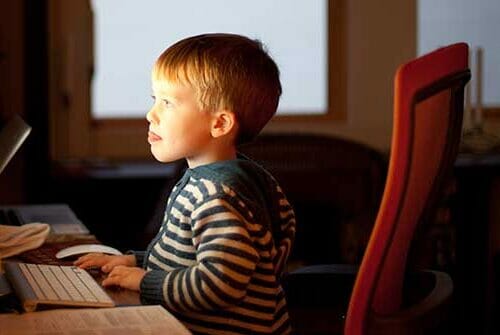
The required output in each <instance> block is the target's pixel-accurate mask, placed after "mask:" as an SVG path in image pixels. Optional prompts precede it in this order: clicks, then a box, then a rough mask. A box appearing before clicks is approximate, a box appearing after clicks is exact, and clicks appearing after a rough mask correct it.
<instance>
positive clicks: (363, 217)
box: [239, 133, 387, 268]
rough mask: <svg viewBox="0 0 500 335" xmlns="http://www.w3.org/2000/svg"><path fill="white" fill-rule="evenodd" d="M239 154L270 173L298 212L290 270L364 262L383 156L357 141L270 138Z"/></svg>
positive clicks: (259, 139)
mask: <svg viewBox="0 0 500 335" xmlns="http://www.w3.org/2000/svg"><path fill="white" fill-rule="evenodd" d="M239 150H240V152H242V153H243V154H245V155H247V156H248V157H250V158H252V159H253V160H255V161H257V162H258V163H260V164H261V165H263V166H264V167H265V168H266V169H267V170H268V171H270V172H271V174H272V175H273V176H274V177H275V178H276V179H277V180H278V182H279V184H280V186H281V187H282V189H283V190H284V191H285V194H286V195H287V197H288V200H289V201H290V203H291V204H292V206H293V208H294V210H295V214H296V217H297V233H296V240H295V243H294V246H293V249H292V255H291V257H290V261H291V262H289V263H290V266H291V268H293V265H294V263H300V264H301V265H304V264H320V263H343V262H355V263H356V264H359V262H361V257H362V255H363V251H364V249H365V248H366V243H367V242H368V236H369V235H370V231H371V229H372V227H373V223H374V221H375V216H376V214H377V209H378V207H379V205H380V199H381V198H382V191H383V189H384V183H385V176H386V173H387V158H386V156H385V155H384V154H382V153H381V152H379V151H377V150H375V149H374V148H371V147H369V146H367V145H365V144H362V143H358V142H355V141H352V140H348V139H343V138H339V137H336V136H331V135H321V134H307V133H302V134H301V133H273V134H269V133H265V134H261V135H259V136H258V137H257V138H256V139H255V141H253V142H252V143H249V144H246V145H243V146H241V148H239ZM353 227H356V229H357V230H356V231H352V230H351V228H353ZM319 232H320V233H319ZM343 235H350V236H351V237H350V238H343ZM353 235H354V236H355V238H352V236H353ZM343 241H349V244H347V242H343ZM342 243H344V244H345V245H342Z"/></svg>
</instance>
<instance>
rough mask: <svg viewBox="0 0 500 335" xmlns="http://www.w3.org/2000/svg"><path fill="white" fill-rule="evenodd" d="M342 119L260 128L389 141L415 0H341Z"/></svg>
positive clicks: (409, 50) (411, 49)
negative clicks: (344, 104)
mask: <svg viewBox="0 0 500 335" xmlns="http://www.w3.org/2000/svg"><path fill="white" fill-rule="evenodd" d="M346 22H347V27H346V29H347V40H348V42H347V67H348V69H347V121H345V122H342V123H340V124H339V121H310V122H300V123H298V122H294V121H289V122H282V123H280V124H276V123H272V124H270V125H269V126H268V127H267V128H266V131H293V132H315V133H324V134H333V135H337V136H342V137H346V138H350V139H353V140H356V141H359V142H363V143H367V144H369V145H371V146H373V147H376V148H378V149H380V150H387V149H388V148H389V146H390V139H391V131H392V112H393V110H392V98H393V77H394V74H395V71H396V69H397V67H398V65H399V64H401V63H403V62H405V61H407V60H410V59H411V58H414V57H415V55H416V0H408V1H400V0H382V1H372V0H349V1H347V19H346Z"/></svg>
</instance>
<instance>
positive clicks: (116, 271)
mask: <svg viewBox="0 0 500 335" xmlns="http://www.w3.org/2000/svg"><path fill="white" fill-rule="evenodd" d="M145 274H146V270H144V269H141V268H138V267H129V266H122V265H118V266H115V267H114V268H113V270H111V272H110V273H109V274H108V277H107V278H106V279H104V280H103V281H102V285H103V286H112V285H116V286H120V287H123V288H128V289H129V290H134V291H139V289H140V285H141V280H142V278H143V277H144V275H145Z"/></svg>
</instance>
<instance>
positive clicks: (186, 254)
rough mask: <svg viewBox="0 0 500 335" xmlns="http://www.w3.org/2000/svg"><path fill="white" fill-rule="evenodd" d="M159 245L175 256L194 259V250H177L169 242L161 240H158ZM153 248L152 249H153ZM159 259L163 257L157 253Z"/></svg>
mask: <svg viewBox="0 0 500 335" xmlns="http://www.w3.org/2000/svg"><path fill="white" fill-rule="evenodd" d="M159 244H160V247H161V249H162V250H164V251H166V252H168V253H171V254H173V255H176V256H177V257H180V258H184V259H189V260H195V259H196V253H194V252H186V251H182V250H178V249H176V248H174V247H172V246H171V245H170V244H166V243H165V242H163V241H162V240H160V241H159ZM153 250H154V249H153ZM158 256H159V257H160V258H161V259H163V257H162V256H160V255H158Z"/></svg>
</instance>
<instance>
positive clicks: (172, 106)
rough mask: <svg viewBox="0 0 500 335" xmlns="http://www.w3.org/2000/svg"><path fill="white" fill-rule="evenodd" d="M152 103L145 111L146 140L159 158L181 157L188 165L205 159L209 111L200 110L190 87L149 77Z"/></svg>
mask: <svg viewBox="0 0 500 335" xmlns="http://www.w3.org/2000/svg"><path fill="white" fill-rule="evenodd" d="M152 84H153V85H152V86H153V99H154V104H153V107H152V108H151V110H150V111H149V112H148V114H147V115H146V118H147V120H148V121H149V133H148V142H149V144H150V145H151V152H152V153H153V156H154V157H155V158H156V159H157V160H158V161H160V162H172V161H175V160H178V159H182V158H185V159H187V161H188V164H189V166H190V167H194V166H196V165H201V164H205V163H209V161H207V159H210V158H209V157H206V156H207V154H208V153H209V152H210V149H209V148H210V141H211V133H210V124H211V114H210V112H208V111H204V110H201V109H200V107H199V104H198V101H197V99H196V96H195V92H194V90H193V89H191V88H190V87H187V86H184V85H181V84H177V83H173V82H169V81H167V80H153V83H152Z"/></svg>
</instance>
